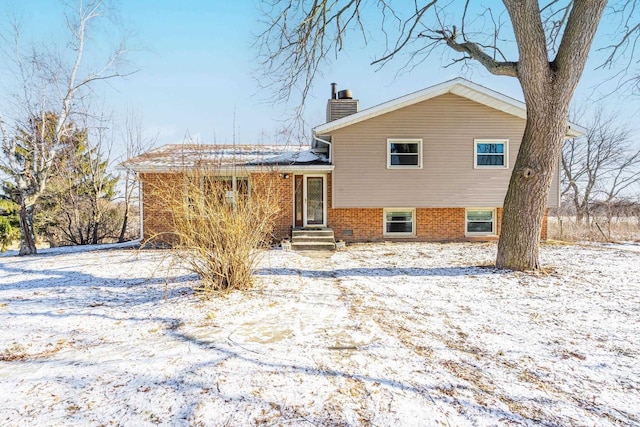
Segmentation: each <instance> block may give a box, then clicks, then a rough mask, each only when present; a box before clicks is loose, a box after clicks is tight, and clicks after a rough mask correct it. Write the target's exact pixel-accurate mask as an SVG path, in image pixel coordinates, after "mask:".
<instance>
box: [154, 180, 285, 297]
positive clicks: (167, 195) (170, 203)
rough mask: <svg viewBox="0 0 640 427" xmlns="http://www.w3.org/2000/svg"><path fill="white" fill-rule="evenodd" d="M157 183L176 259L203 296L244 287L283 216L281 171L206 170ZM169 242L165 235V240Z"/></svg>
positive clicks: (250, 280) (248, 285) (248, 282)
mask: <svg viewBox="0 0 640 427" xmlns="http://www.w3.org/2000/svg"><path fill="white" fill-rule="evenodd" d="M175 176H176V177H178V179H177V180H176V181H177V182H176V181H173V180H167V181H164V182H162V183H158V184H156V185H157V186H158V187H159V188H156V189H155V191H156V192H157V194H156V197H162V200H163V201H164V203H165V206H166V208H167V210H168V211H169V212H170V215H169V216H170V218H171V220H172V222H173V235H172V236H171V239H170V240H171V242H170V243H171V244H172V247H173V250H174V252H175V255H176V259H177V260H179V262H180V263H181V264H182V265H183V266H184V267H185V268H187V269H188V270H190V271H192V272H194V273H196V274H198V276H199V277H200V279H201V280H200V284H199V288H198V289H197V290H199V291H202V292H204V293H205V294H210V293H215V292H221V291H229V290H233V289H246V288H248V287H250V286H251V285H252V273H253V271H254V269H255V267H256V265H257V262H258V260H259V258H260V256H261V254H262V253H263V251H262V249H264V248H265V247H268V246H269V245H270V243H271V240H272V232H273V228H274V224H275V221H276V220H277V218H278V216H279V215H280V206H279V199H280V189H279V185H278V180H279V179H281V178H280V177H279V175H278V174H277V173H274V172H267V173H260V174H251V175H250V177H248V176H247V175H246V174H245V175H244V176H220V175H219V174H216V173H215V171H211V170H206V169H199V170H197V169H194V170H189V171H187V172H185V173H182V174H176V175H175ZM162 240H164V241H166V240H167V239H166V236H164V238H163V239H162Z"/></svg>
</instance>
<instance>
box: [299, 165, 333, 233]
mask: <svg viewBox="0 0 640 427" xmlns="http://www.w3.org/2000/svg"><path fill="white" fill-rule="evenodd" d="M296 175H297V176H300V175H301V176H302V226H303V227H305V228H314V227H315V228H322V227H326V226H327V174H320V173H311V174H307V173H296V174H294V180H293V183H294V185H293V227H294V228H295V227H296V186H295V176H296ZM307 178H322V224H308V223H307V209H308V205H307Z"/></svg>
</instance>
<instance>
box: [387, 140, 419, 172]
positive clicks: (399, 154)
mask: <svg viewBox="0 0 640 427" xmlns="http://www.w3.org/2000/svg"><path fill="white" fill-rule="evenodd" d="M421 168H422V139H387V169H421Z"/></svg>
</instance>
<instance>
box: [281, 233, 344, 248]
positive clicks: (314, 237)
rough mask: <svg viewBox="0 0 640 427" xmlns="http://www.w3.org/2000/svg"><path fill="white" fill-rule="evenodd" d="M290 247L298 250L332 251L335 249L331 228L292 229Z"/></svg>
mask: <svg viewBox="0 0 640 427" xmlns="http://www.w3.org/2000/svg"><path fill="white" fill-rule="evenodd" d="M291 249H293V250H298V251H314V250H315V251H333V250H335V249H336V241H335V238H334V235H333V230H332V229H330V228H316V229H313V228H309V229H297V230H292V232H291Z"/></svg>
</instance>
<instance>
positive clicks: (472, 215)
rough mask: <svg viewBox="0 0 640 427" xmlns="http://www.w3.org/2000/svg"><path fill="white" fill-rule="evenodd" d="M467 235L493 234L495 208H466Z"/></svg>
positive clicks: (494, 230)
mask: <svg viewBox="0 0 640 427" xmlns="http://www.w3.org/2000/svg"><path fill="white" fill-rule="evenodd" d="M465 234H466V235H467V236H493V235H495V234H496V210H495V209H476V208H473V209H471V208H468V209H466V210H465Z"/></svg>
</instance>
